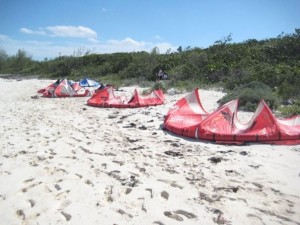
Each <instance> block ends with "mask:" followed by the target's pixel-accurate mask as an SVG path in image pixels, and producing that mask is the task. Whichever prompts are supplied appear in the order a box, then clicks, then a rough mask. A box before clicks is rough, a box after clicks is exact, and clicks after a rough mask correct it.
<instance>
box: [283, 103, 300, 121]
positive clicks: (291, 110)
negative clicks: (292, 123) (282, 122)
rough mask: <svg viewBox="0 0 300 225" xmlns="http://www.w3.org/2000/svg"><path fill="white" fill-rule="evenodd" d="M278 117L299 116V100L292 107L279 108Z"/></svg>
mask: <svg viewBox="0 0 300 225" xmlns="http://www.w3.org/2000/svg"><path fill="white" fill-rule="evenodd" d="M280 115H281V116H283V117H291V116H296V115H300V100H297V101H296V102H295V103H294V104H293V105H283V106H281V107H280Z"/></svg>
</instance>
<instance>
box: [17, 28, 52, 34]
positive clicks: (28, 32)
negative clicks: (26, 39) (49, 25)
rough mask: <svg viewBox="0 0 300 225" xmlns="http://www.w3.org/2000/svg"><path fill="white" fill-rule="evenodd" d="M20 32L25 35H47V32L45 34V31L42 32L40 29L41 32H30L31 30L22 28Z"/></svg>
mask: <svg viewBox="0 0 300 225" xmlns="http://www.w3.org/2000/svg"><path fill="white" fill-rule="evenodd" d="M20 31H21V32H22V33H24V34H37V35H46V32H45V31H44V30H42V29H39V30H36V31H34V30H30V29H28V28H25V27H22V28H21V29H20Z"/></svg>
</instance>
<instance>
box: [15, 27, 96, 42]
mask: <svg viewBox="0 0 300 225" xmlns="http://www.w3.org/2000/svg"><path fill="white" fill-rule="evenodd" d="M20 31H21V32H22V33H24V34H32V35H46V36H51V37H64V38H86V39H87V40H89V41H91V42H93V43H97V42H98V40H97V33H96V31H94V30H92V29H91V28H88V27H84V26H49V27H45V28H39V29H38V30H31V29H28V28H25V27H22V28H21V29H20Z"/></svg>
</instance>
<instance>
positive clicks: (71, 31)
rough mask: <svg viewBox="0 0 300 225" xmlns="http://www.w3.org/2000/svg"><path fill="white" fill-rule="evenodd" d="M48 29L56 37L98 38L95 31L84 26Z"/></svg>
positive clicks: (51, 27)
mask: <svg viewBox="0 0 300 225" xmlns="http://www.w3.org/2000/svg"><path fill="white" fill-rule="evenodd" d="M46 29H47V31H50V34H51V35H53V36H55V37H76V38H92V39H96V38H97V33H96V32H95V31H94V30H92V29H91V28H88V27H83V26H77V27H75V26H50V27H46Z"/></svg>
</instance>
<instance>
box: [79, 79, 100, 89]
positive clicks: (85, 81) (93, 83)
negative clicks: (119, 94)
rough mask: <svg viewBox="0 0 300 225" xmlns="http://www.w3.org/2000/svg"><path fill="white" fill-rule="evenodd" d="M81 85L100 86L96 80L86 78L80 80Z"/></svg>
mask: <svg viewBox="0 0 300 225" xmlns="http://www.w3.org/2000/svg"><path fill="white" fill-rule="evenodd" d="M79 85H80V86H81V87H96V86H99V83H98V82H96V81H94V80H91V79H88V78H84V79H81V80H80V81H79Z"/></svg>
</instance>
